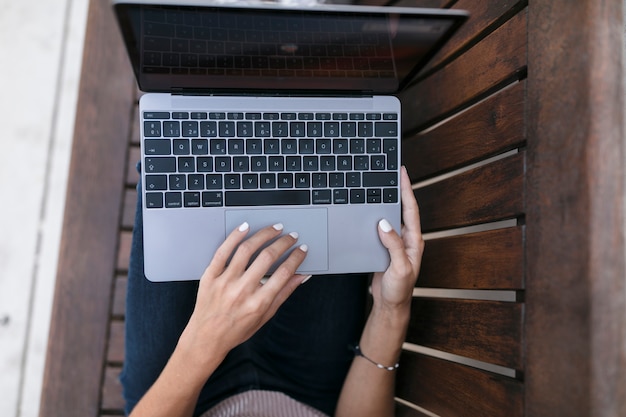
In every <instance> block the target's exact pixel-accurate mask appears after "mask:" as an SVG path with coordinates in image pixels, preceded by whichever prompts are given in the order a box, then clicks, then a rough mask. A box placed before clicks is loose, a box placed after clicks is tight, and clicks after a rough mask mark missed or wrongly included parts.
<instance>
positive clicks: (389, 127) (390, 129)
mask: <svg viewBox="0 0 626 417" xmlns="http://www.w3.org/2000/svg"><path fill="white" fill-rule="evenodd" d="M375 133H376V136H378V137H393V136H398V123H396V122H376V129H375Z"/></svg>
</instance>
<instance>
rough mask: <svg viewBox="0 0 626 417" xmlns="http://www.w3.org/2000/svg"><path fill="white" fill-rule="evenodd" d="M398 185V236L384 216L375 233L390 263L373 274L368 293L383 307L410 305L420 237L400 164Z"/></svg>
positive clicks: (416, 211) (416, 214)
mask: <svg viewBox="0 0 626 417" xmlns="http://www.w3.org/2000/svg"><path fill="white" fill-rule="evenodd" d="M400 189H401V193H402V218H403V223H404V225H403V227H402V237H400V235H398V233H397V232H396V231H395V230H393V228H392V227H391V225H390V224H389V222H388V221H387V220H385V219H383V220H381V221H380V222H379V224H378V234H379V236H380V240H381V242H382V243H383V245H384V246H385V247H386V248H387V249H388V250H389V255H390V257H391V263H390V264H389V267H388V268H387V270H386V271H385V272H378V273H376V274H374V279H373V281H372V295H373V297H374V306H378V307H380V308H383V309H385V310H398V309H406V308H409V307H410V303H411V297H412V295H413V288H414V287H415V282H416V281H417V275H418V273H419V269H420V265H421V260H422V253H423V252H424V239H423V237H422V232H421V226H420V217H419V208H418V206H417V201H416V200H415V195H414V194H413V190H412V188H411V180H410V179H409V175H408V174H407V172H406V169H405V168H404V167H402V170H401V179H400Z"/></svg>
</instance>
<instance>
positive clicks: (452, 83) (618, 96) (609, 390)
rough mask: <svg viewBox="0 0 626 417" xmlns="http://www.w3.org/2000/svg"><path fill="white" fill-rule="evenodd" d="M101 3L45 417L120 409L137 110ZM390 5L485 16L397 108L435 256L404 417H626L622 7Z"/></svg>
mask: <svg viewBox="0 0 626 417" xmlns="http://www.w3.org/2000/svg"><path fill="white" fill-rule="evenodd" d="M90 3H91V4H90V11H89V18H88V19H89V20H88V32H87V37H86V44H85V56H84V66H83V78H82V81H81V88H80V96H79V105H78V112H77V123H76V130H75V138H74V145H73V151H72V152H73V153H72V162H71V171H70V172H71V175H70V179H69V184H68V197H67V207H66V215H65V221H64V225H63V238H62V243H61V253H60V260H59V269H58V277H57V287H56V294H55V304H54V311H53V314H52V323H51V330H50V341H49V348H48V356H47V364H46V372H45V378H44V389H43V393H42V402H41V412H40V415H41V416H42V417H57V416H66V417H68V416H81V417H86V416H106V415H119V414H121V413H122V412H121V409H122V406H123V404H122V399H121V396H120V392H121V389H120V386H119V383H118V382H117V376H118V374H119V371H120V369H121V365H122V363H123V360H124V357H123V356H124V355H123V318H124V305H123V300H124V292H125V279H126V278H125V274H126V268H127V263H128V252H129V246H130V235H131V228H132V220H133V217H132V215H133V210H134V205H135V201H136V200H135V195H134V187H135V184H136V181H137V175H136V173H135V170H134V164H135V161H137V160H138V159H139V156H138V137H139V135H138V132H137V123H136V119H135V117H136V114H137V108H136V105H137V98H138V93H137V91H136V87H135V84H134V79H133V76H132V73H131V69H130V65H129V63H128V60H127V58H126V54H125V52H124V50H123V47H122V44H121V40H120V37H119V34H118V30H117V27H116V26H115V25H116V24H115V22H114V20H113V17H112V13H111V11H110V7H109V5H108V2H106V1H102V0H99V1H96V0H92V1H91V2H90ZM362 3H374V4H381V3H383V2H379V1H370V2H362ZM393 5H410V6H425V7H453V8H460V9H466V10H469V11H470V12H471V18H470V20H469V21H468V22H467V24H466V25H465V26H464V27H463V28H462V29H461V31H460V32H459V33H458V34H457V35H456V36H455V37H454V38H453V39H452V40H451V42H450V43H449V44H448V45H447V46H446V47H445V49H444V50H443V51H441V53H439V54H438V55H437V56H436V57H435V58H434V59H433V61H432V62H431V64H430V65H429V66H428V68H426V69H425V70H424V71H423V72H422V73H421V74H420V75H419V76H418V77H417V79H416V80H415V83H414V84H412V85H411V87H410V88H409V89H408V90H407V91H405V92H404V93H402V94H401V96H400V97H401V99H402V101H403V106H404V111H403V130H404V142H403V162H404V163H405V164H406V165H407V167H408V169H409V173H410V175H411V178H412V180H413V181H414V182H415V184H416V190H415V192H416V195H417V197H418V200H419V203H420V207H421V213H422V220H423V228H424V231H425V232H427V237H428V241H427V246H426V253H425V255H424V262H423V268H422V273H421V276H420V279H419V282H418V288H417V289H416V297H415V299H414V310H413V319H412V322H411V325H410V329H409V334H408V339H407V344H406V349H405V351H404V352H403V355H402V358H401V367H400V369H399V371H398V383H397V396H398V402H397V404H398V406H397V415H398V416H403V417H409V416H411V417H413V416H425V415H429V414H428V412H432V413H435V414H437V415H440V416H442V417H451V416H480V417H485V416H507V417H515V416H528V417H531V416H532V417H535V416H550V417H553V416H568V417H570V416H625V415H626V378H624V372H625V371H626V286H625V264H624V254H625V245H624V194H625V193H624V181H623V177H624V145H623V137H624V133H625V131H624V114H623V112H624V106H623V102H624V99H623V96H624V90H623V87H624V85H623V81H622V79H623V76H624V74H623V72H622V71H623V69H622V61H621V58H622V56H621V51H622V34H623V21H622V2H621V1H620V0H614V1H605V2H600V1H597V0H579V1H577V2H571V1H567V0H535V1H532V2H528V1H518V0H508V1H503V0H458V1H454V0H414V1H399V2H393ZM426 410H428V411H426Z"/></svg>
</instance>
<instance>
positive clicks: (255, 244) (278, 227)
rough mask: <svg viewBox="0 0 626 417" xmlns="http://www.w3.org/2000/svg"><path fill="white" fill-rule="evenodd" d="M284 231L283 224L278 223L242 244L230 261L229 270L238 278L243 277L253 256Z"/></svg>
mask: <svg viewBox="0 0 626 417" xmlns="http://www.w3.org/2000/svg"><path fill="white" fill-rule="evenodd" d="M282 230H283V225H282V224H281V223H277V224H275V225H273V226H268V227H264V228H263V229H261V230H259V231H258V232H256V233H255V234H253V235H252V236H250V237H249V238H248V239H246V240H244V241H243V242H241V243H240V244H239V247H237V250H236V251H235V254H234V255H233V257H232V259H231V260H230V263H229V265H228V269H229V270H230V271H231V272H233V273H235V274H237V275H238V276H241V275H242V274H243V271H245V269H246V268H247V266H248V264H249V263H250V259H252V256H254V254H255V253H256V252H257V251H258V250H259V249H260V248H262V247H263V245H265V244H267V243H268V242H269V241H271V240H272V239H275V238H276V237H277V236H278V235H280V233H281V232H282Z"/></svg>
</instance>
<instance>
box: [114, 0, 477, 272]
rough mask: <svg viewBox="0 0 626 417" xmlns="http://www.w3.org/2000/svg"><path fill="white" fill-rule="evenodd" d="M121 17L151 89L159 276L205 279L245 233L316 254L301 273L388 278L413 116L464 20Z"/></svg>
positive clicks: (197, 12)
mask: <svg viewBox="0 0 626 417" xmlns="http://www.w3.org/2000/svg"><path fill="white" fill-rule="evenodd" d="M113 3H114V8H115V12H116V16H117V19H118V21H119V24H120V28H121V31H122V34H123V37H124V41H125V44H126V47H127V49H128V53H129V56H130V60H131V63H132V66H133V68H134V72H135V76H136V78H137V82H138V85H139V88H140V89H141V90H142V91H143V92H145V93H146V94H144V95H143V96H142V97H141V100H140V106H139V108H140V123H141V155H142V174H141V181H142V184H143V195H142V200H143V233H144V253H145V264H144V267H145V274H146V277H147V278H148V279H150V280H152V281H175V280H194V279H199V278H200V276H201V275H202V272H203V271H204V269H205V267H206V266H207V264H208V263H209V261H210V260H211V257H212V255H213V253H214V251H215V250H216V249H217V247H218V246H219V245H220V244H221V243H222V242H223V240H224V238H225V237H226V235H228V234H229V233H230V232H231V231H232V230H233V229H234V228H236V227H238V226H239V225H240V224H241V223H243V222H244V221H247V222H248V223H249V224H250V226H251V231H252V232H254V231H256V230H258V229H260V228H262V227H264V226H268V225H272V224H275V223H279V222H280V223H283V225H284V230H285V232H291V231H295V232H297V233H298V234H299V236H300V237H299V243H306V244H307V245H308V247H309V252H308V255H307V257H306V259H305V261H304V262H303V263H302V265H301V267H300V270H299V272H301V273H303V274H334V273H355V272H374V271H381V270H384V269H385V268H386V267H387V266H388V264H389V257H388V253H387V250H386V249H385V248H384V247H383V246H382V245H381V243H380V241H379V238H378V233H377V223H378V221H379V220H380V219H382V218H386V219H387V220H389V221H390V223H391V224H392V225H393V226H394V227H395V228H396V230H398V231H399V230H400V225H401V219H400V217H401V215H400V192H399V167H400V145H401V135H400V134H401V120H400V115H401V111H400V102H399V101H398V100H397V99H396V98H395V97H394V96H393V94H394V93H396V92H397V91H399V90H400V89H402V88H403V87H405V86H407V84H408V83H409V82H410V81H411V79H412V77H413V76H414V75H415V74H416V73H417V72H418V71H419V70H420V69H421V68H422V67H423V66H424V64H425V63H426V62H427V60H428V59H429V58H430V57H432V55H433V54H434V53H435V52H436V51H437V50H438V49H439V48H440V47H441V45H442V44H443V43H444V42H445V41H446V40H447V39H448V38H449V37H450V36H451V35H452V33H453V32H454V31H455V30H456V29H457V28H458V26H459V25H460V24H461V23H462V22H463V21H464V20H465V19H466V17H467V14H466V13H464V12H461V11H450V10H439V9H417V8H392V7H365V6H359V7H357V6H339V5H315V6H314V7H311V6H299V7H295V6H293V5H291V6H285V5H282V4H276V3H269V4H268V3H256V4H254V3H246V2H241V1H238V2H224V1H221V2H217V1H216V2H209V1H193V0H186V1H176V0H169V1H159V0H148V1H141V0H135V1H123V0H114V1H113Z"/></svg>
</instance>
